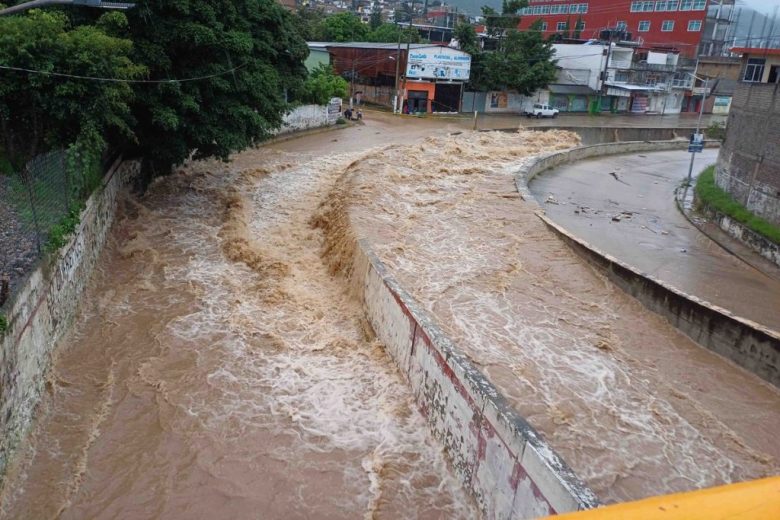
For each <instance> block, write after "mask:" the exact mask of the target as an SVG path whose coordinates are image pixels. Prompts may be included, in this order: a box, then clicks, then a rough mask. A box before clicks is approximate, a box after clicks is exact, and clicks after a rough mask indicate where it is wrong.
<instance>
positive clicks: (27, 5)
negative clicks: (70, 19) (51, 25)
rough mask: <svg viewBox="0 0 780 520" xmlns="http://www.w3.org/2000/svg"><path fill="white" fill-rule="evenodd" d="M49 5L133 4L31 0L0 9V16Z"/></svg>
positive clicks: (114, 6)
mask: <svg viewBox="0 0 780 520" xmlns="http://www.w3.org/2000/svg"><path fill="white" fill-rule="evenodd" d="M51 5H80V6H85V7H96V8H98V9H120V10H124V9H131V8H133V7H135V4H131V3H126V2H104V1H103V0H32V1H30V2H23V3H21V4H17V5H14V6H11V7H7V8H5V9H0V16H3V15H9V14H15V13H21V12H22V11H27V10H28V9H35V8H36V7H47V6H51Z"/></svg>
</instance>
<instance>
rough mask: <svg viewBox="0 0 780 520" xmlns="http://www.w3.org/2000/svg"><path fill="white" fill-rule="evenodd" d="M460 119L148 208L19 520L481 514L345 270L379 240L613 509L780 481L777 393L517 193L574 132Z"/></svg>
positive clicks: (88, 307)
mask: <svg viewBox="0 0 780 520" xmlns="http://www.w3.org/2000/svg"><path fill="white" fill-rule="evenodd" d="M457 124H459V123H457ZM457 124H456V123H453V124H452V126H450V127H447V126H446V125H445V126H443V125H442V123H441V122H437V121H425V120H410V119H402V120H399V119H388V118H384V117H376V119H374V116H367V121H366V124H365V125H364V126H355V127H351V128H349V129H347V130H343V131H337V132H330V133H322V134H317V135H311V136H307V137H303V138H299V139H296V140H292V141H288V142H284V143H277V144H274V145H269V146H267V147H264V148H261V149H258V150H251V151H248V152H245V153H242V154H240V155H238V156H237V157H235V159H234V160H233V161H232V162H231V163H229V164H218V163H211V162H200V163H195V164H190V165H187V166H186V167H185V168H183V169H182V170H181V171H179V172H177V173H176V174H174V175H172V176H170V177H168V178H165V179H162V180H159V181H157V182H156V183H155V184H154V185H153V186H151V188H150V189H149V191H148V193H147V194H146V195H145V196H144V197H142V198H127V199H125V202H124V203H123V208H121V211H120V217H119V219H118V222H117V224H116V225H115V227H114V229H113V231H112V236H111V238H110V243H109V245H108V248H107V250H106V253H105V254H104V256H103V258H102V259H101V263H100V268H99V272H98V273H97V275H96V276H95V277H94V279H93V280H92V283H91V286H90V288H89V289H88V292H87V295H86V298H85V304H84V305H83V306H82V309H81V312H80V317H79V318H78V320H77V323H76V324H75V326H74V327H73V332H72V334H71V335H70V336H69V337H68V338H67V339H66V340H65V341H64V342H63V344H62V345H61V346H60V348H59V349H58V351H57V355H56V359H55V360H54V367H53V369H52V372H51V375H50V378H49V381H48V384H47V393H46V396H45V397H44V399H43V402H42V404H41V406H40V407H39V411H38V415H37V419H36V422H35V424H34V427H33V429H32V432H31V434H30V435H29V437H28V439H27V440H26V442H25V443H24V445H23V446H22V447H21V448H20V450H19V451H18V453H17V457H16V460H15V462H14V464H13V467H12V468H11V469H10V472H9V474H8V477H7V478H6V480H5V482H4V488H3V490H2V495H1V496H0V498H1V499H2V501H1V504H2V505H1V506H0V517H2V518H9V519H10V518H13V519H28V518H29V519H45V518H57V517H60V518H64V519H82V518H187V519H190V518H285V519H287V518H356V517H361V516H363V517H366V518H373V517H376V518H448V519H449V518H475V517H477V516H478V515H477V513H476V510H475V508H474V505H473V503H472V502H471V500H470V499H469V498H468V497H467V496H466V494H465V493H464V491H463V489H462V487H461V485H460V484H459V482H458V481H457V480H456V478H455V477H454V475H453V472H452V470H451V468H450V467H449V466H448V464H447V461H446V458H445V457H444V455H443V454H442V447H441V446H440V445H439V444H438V443H437V442H436V441H435V440H433V439H432V438H431V436H430V435H429V433H428V429H427V426H426V424H425V422H424V420H423V419H422V417H421V415H420V414H419V413H418V412H417V410H416V409H415V406H414V404H413V402H412V397H411V395H410V392H409V390H408V389H407V387H406V385H405V384H404V383H403V381H402V379H401V376H400V375H399V373H398V372H397V370H396V369H395V367H394V365H393V364H392V363H391V361H390V359H389V358H388V356H387V355H386V354H385V353H384V352H383V349H382V346H381V345H380V344H379V343H378V342H377V341H376V339H375V338H374V337H373V334H372V331H371V330H370V327H368V326H367V324H366V323H365V321H364V319H363V312H362V310H361V308H360V306H359V304H358V303H357V300H356V299H355V298H353V297H352V296H351V295H352V294H353V292H354V291H353V290H352V289H351V288H350V285H349V283H348V282H347V280H346V279H345V278H343V277H342V276H341V275H340V274H339V273H340V272H348V271H349V269H348V267H349V266H348V265H346V264H348V261H349V254H348V253H349V251H350V247H351V246H352V245H354V244H353V243H352V242H351V241H352V240H354V238H356V237H368V238H369V239H370V240H371V242H372V243H373V244H374V246H375V247H376V248H377V250H378V252H379V254H380V255H381V257H382V258H383V259H384V261H385V262H387V264H388V265H389V266H390V268H391V269H392V270H393V271H394V273H395V275H396V276H397V277H398V278H399V279H400V280H401V281H402V283H403V285H404V286H405V287H406V288H407V289H408V290H409V291H410V292H412V293H413V294H414V296H415V297H416V298H418V299H419V300H420V302H422V304H423V305H424V306H425V307H427V308H428V309H429V310H430V311H432V312H433V314H434V315H435V316H436V318H437V319H438V321H439V323H440V324H441V325H442V326H443V327H444V328H445V329H446V331H447V332H448V333H449V334H450V335H451V336H452V338H453V339H454V340H455V341H456V343H457V344H458V345H459V347H460V348H462V349H463V350H464V351H465V352H466V353H467V354H468V355H469V356H470V357H471V358H472V359H473V360H474V361H475V362H476V363H477V364H478V365H479V366H480V367H481V368H482V370H483V371H484V372H485V373H486V374H487V375H488V376H489V377H490V378H491V379H492V380H493V382H494V383H495V384H496V385H497V386H498V387H499V388H500V389H501V390H502V391H503V392H504V393H505V394H506V395H507V397H508V399H509V400H510V402H511V403H512V404H513V405H514V406H515V407H516V408H517V410H518V411H519V412H520V413H522V414H523V415H525V416H526V417H527V418H528V419H529V420H530V422H531V423H532V424H533V425H534V426H535V427H536V428H538V429H539V430H540V431H541V432H542V433H543V434H544V435H545V437H546V438H547V439H548V440H549V441H550V443H551V444H552V445H553V447H554V448H555V449H556V450H557V451H558V452H559V453H560V454H562V455H563V457H564V458H565V459H566V460H567V461H568V462H569V463H570V465H572V466H573V467H574V469H575V471H576V472H577V473H578V474H579V475H580V476H581V477H583V478H584V480H586V482H587V483H588V484H590V485H591V486H592V487H593V488H594V489H595V490H596V491H597V492H598V493H599V494H600V495H601V497H602V498H603V499H605V500H607V501H615V500H623V499H628V498H637V497H640V496H645V495H650V494H656V493H664V492H667V491H674V490H681V489H690V488H695V487H701V486H705V485H709V484H714V483H718V482H728V481H734V480H742V479H747V478H753V477H758V476H762V475H765V474H770V473H773V472H777V469H778V467H777V463H776V460H777V457H778V456H779V455H780V448H779V447H778V446H779V445H778V443H777V442H776V435H777V431H780V394H779V393H778V391H777V389H775V388H772V387H770V386H768V385H766V384H764V383H763V382H762V381H760V380H759V379H757V378H755V377H754V376H752V375H751V374H748V373H746V372H744V371H742V370H741V369H738V368H736V367H735V366H734V365H732V364H730V363H728V362H727V361H724V360H723V359H721V358H719V357H718V356H716V355H714V354H712V353H710V352H708V351H706V350H704V349H702V348H700V347H699V346H697V345H695V344H694V343H692V342H690V341H689V340H687V339H686V338H685V337H683V336H682V335H680V334H678V333H677V332H676V331H675V330H674V329H673V328H671V327H670V326H669V325H668V324H667V323H666V322H664V321H663V320H661V319H660V318H658V317H657V316H655V315H653V314H651V313H649V312H647V311H645V310H644V309H643V308H642V307H641V306H640V305H639V304H637V303H636V302H634V301H633V300H631V299H630V298H629V297H627V296H625V295H624V294H623V293H621V292H620V291H619V290H617V289H615V288H614V287H613V286H612V285H611V284H610V283H609V282H608V281H606V280H605V279H604V278H603V277H601V276H600V275H599V274H598V273H596V272H594V271H593V270H592V269H591V268H589V267H587V266H586V265H585V264H583V263H582V262H581V261H580V260H579V259H578V258H577V257H576V256H575V255H574V254H573V253H572V252H570V251H569V250H568V249H567V248H566V247H565V246H564V245H563V244H562V243H561V242H560V241H559V240H558V239H557V238H556V237H555V236H553V235H551V233H550V232H549V231H547V229H546V228H545V227H544V226H543V225H542V224H541V222H540V221H539V220H538V219H537V218H536V217H535V216H534V214H533V211H532V209H531V207H530V206H529V205H527V204H525V203H524V202H523V201H522V200H520V198H519V197H518V195H517V193H516V191H515V189H514V186H513V182H512V174H513V171H514V169H515V168H516V167H517V165H518V164H519V163H521V162H522V161H525V160H527V159H528V157H530V156H531V155H533V154H536V153H539V152H541V151H545V150H551V149H560V148H565V147H568V146H572V145H573V144H575V142H576V139H575V137H574V136H573V135H572V134H568V133H562V132H552V133H548V134H539V133H520V134H498V133H484V134H472V133H471V132H468V131H463V129H462V128H458V126H457ZM448 131H452V132H453V135H448ZM455 131H457V132H455ZM460 132H463V133H460ZM455 134H458V135H455ZM372 147H373V148H372ZM350 223H351V224H354V229H353V228H352V227H351V224H350Z"/></svg>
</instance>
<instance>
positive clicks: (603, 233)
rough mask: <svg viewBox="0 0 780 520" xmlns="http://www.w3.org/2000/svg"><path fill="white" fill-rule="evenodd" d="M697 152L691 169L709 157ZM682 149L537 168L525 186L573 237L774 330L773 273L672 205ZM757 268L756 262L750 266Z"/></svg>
mask: <svg viewBox="0 0 780 520" xmlns="http://www.w3.org/2000/svg"><path fill="white" fill-rule="evenodd" d="M717 153H718V151H717V150H705V151H704V153H703V154H701V155H699V156H697V158H696V166H695V168H694V172H695V173H694V175H695V174H697V173H698V172H699V171H701V170H702V169H704V168H705V167H706V166H707V165H710V164H713V163H715V161H716V160H717ZM689 163H690V155H689V154H688V153H687V152H686V151H670V152H652V153H642V154H630V155H616V156H609V157H603V158H597V159H590V160H585V161H580V162H576V163H573V164H570V165H566V166H562V167H559V168H555V169H552V170H550V171H547V172H544V173H543V174H542V175H540V176H538V177H537V178H536V179H534V180H533V181H532V182H531V184H530V189H531V192H532V193H533V194H534V196H535V197H536V199H537V200H538V201H539V203H540V204H541V205H542V206H543V207H544V210H545V212H546V213H547V215H548V216H549V217H550V218H551V219H552V220H553V221H555V222H556V223H558V224H559V225H561V226H563V227H564V228H566V229H567V230H569V231H570V232H571V233H573V234H574V235H576V236H578V237H580V238H582V239H583V240H585V241H587V242H589V243H590V244H592V245H594V246H595V247H596V248H598V249H600V250H601V251H604V252H606V253H608V254H610V255H612V256H614V257H616V258H618V259H620V260H622V261H624V262H626V263H628V264H630V265H633V266H635V267H637V268H639V269H640V270H641V271H643V272H645V273H647V274H649V275H652V276H654V277H656V278H658V279H660V280H662V281H664V282H666V283H668V284H670V285H672V286H674V287H676V288H678V289H680V290H681V291H683V292H685V293H687V294H691V295H694V296H697V297H699V298H701V299H703V300H706V301H709V302H710V303H713V304H715V305H718V306H720V307H723V308H724V309H727V310H729V311H731V312H732V313H733V314H735V315H737V316H740V317H742V318H746V319H749V320H752V321H755V322H758V323H760V324H762V325H764V326H767V327H769V328H771V329H774V330H780V277H778V275H777V273H778V270H777V268H776V267H774V266H773V265H772V264H770V263H769V262H762V261H761V259H757V260H753V261H751V264H752V265H751V264H748V263H746V262H744V261H742V260H741V259H740V258H738V257H736V256H734V255H732V254H730V253H729V252H727V251H726V250H725V249H723V248H722V247H721V246H720V245H718V244H717V243H715V242H714V241H712V240H711V239H710V238H708V237H707V236H705V235H704V234H702V233H701V232H700V231H699V230H698V229H697V228H696V227H694V226H693V225H692V224H691V223H690V222H689V221H688V220H687V219H686V218H685V216H684V215H683V214H682V213H681V212H680V211H679V210H678V209H677V207H676V202H675V196H674V191H675V189H676V188H677V187H678V186H680V184H681V183H682V182H683V181H684V179H685V178H686V176H687V174H688V166H689ZM754 266H757V267H754Z"/></svg>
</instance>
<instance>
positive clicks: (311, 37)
mask: <svg viewBox="0 0 780 520" xmlns="http://www.w3.org/2000/svg"><path fill="white" fill-rule="evenodd" d="M324 19H325V12H324V11H323V10H322V9H321V8H314V9H312V8H308V7H301V8H299V9H298V10H297V11H296V12H295V16H294V17H293V23H294V25H295V29H296V31H297V32H298V34H299V35H300V36H301V38H303V39H304V40H306V41H307V42H311V41H319V40H320V24H321V23H322V21H323V20H324Z"/></svg>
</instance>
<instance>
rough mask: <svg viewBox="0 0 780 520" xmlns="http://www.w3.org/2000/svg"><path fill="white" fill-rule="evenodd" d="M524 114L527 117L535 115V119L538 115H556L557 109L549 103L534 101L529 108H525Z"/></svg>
mask: <svg viewBox="0 0 780 520" xmlns="http://www.w3.org/2000/svg"><path fill="white" fill-rule="evenodd" d="M525 115H526V116H527V117H536V118H537V119H539V118H540V117H558V109H557V108H553V107H551V106H550V105H541V104H539V103H536V104H534V106H533V107H532V108H531V109H530V110H529V109H526V110H525Z"/></svg>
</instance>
